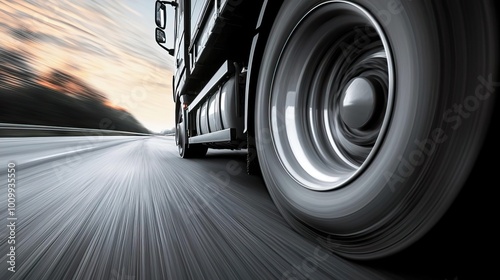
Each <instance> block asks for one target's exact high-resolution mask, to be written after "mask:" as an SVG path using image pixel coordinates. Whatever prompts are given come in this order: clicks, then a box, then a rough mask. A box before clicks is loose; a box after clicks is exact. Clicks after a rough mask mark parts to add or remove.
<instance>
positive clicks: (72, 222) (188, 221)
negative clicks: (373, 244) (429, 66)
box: [0, 137, 397, 280]
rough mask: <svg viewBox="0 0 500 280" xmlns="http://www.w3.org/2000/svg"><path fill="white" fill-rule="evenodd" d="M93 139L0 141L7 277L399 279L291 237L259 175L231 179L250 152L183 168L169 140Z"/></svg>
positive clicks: (3, 271) (3, 270)
mask: <svg viewBox="0 0 500 280" xmlns="http://www.w3.org/2000/svg"><path fill="white" fill-rule="evenodd" d="M89 138H91V137H65V138H61V137H59V138H58V137H39V138H22V139H21V138H4V139H2V141H1V142H0V152H1V154H2V160H1V164H0V165H1V166H4V167H5V168H3V170H0V180H1V181H2V182H5V181H6V177H7V163H8V162H10V161H12V162H15V163H16V165H17V166H16V179H17V181H16V182H17V193H16V195H17V197H16V199H17V200H16V201H17V202H16V204H17V205H16V211H17V217H18V227H17V235H16V245H17V249H16V272H15V273H12V272H10V271H8V270H7V267H6V264H7V259H6V254H7V250H8V247H7V245H8V244H7V238H6V236H7V235H6V227H5V226H2V227H1V228H2V230H1V236H2V239H1V247H0V249H1V250H0V252H1V258H0V263H1V266H0V279H51V280H54V279H127V280H132V279H133V280H137V279H176V280H177V279H387V278H389V279H394V278H396V279H397V277H395V276H394V275H390V274H387V273H384V274H382V273H381V272H378V271H375V270H373V269H371V268H367V267H364V266H362V265H360V264H356V263H351V262H349V261H346V260H344V259H342V258H339V257H337V256H335V255H333V254H330V253H328V252H326V251H325V250H323V249H321V248H320V247H319V246H318V245H316V244H314V243H312V242H310V241H308V240H306V239H304V238H303V237H301V236H300V235H299V234H297V233H295V232H294V231H293V230H291V229H290V228H289V227H288V225H287V224H286V223H285V221H284V220H283V218H282V217H281V215H279V213H278V211H277V209H276V207H275V206H274V204H273V203H272V201H271V199H270V197H269V194H268V192H267V190H266V189H265V186H264V185H263V183H262V182H261V181H260V179H259V178H258V177H252V176H248V175H246V174H245V173H244V172H243V171H242V172H241V174H239V175H237V176H232V175H230V174H236V172H235V171H236V170H239V168H241V169H242V170H244V169H243V168H244V167H245V166H244V161H243V160H239V159H240V157H241V158H244V156H245V154H244V153H240V152H228V151H225V152H218V151H210V152H209V154H208V155H207V157H208V158H209V159H207V160H191V161H187V160H183V159H180V158H179V157H178V156H177V151H176V147H175V144H174V141H173V139H172V138H168V137H105V138H104V139H102V140H101V141H95V139H93V140H92V139H89ZM90 140H92V141H90ZM89 143H90V144H89ZM81 147H86V148H85V149H82V148H81ZM71 151H74V154H73V155H71ZM228 163H236V165H235V166H231V167H230V168H229V169H227V168H228V166H230V165H229V164H228ZM187 169H189V170H190V171H191V172H189V174H185V173H183V170H187ZM207 174H211V176H210V175H209V176H207ZM6 197H7V195H6V188H3V187H2V188H1V192H0V198H2V200H1V203H0V205H1V208H0V221H7V211H6V210H7V209H6V208H7V206H6V203H5V201H6Z"/></svg>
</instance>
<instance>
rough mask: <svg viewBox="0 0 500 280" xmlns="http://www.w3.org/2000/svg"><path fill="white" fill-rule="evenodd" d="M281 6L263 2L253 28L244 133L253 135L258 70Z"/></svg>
mask: <svg viewBox="0 0 500 280" xmlns="http://www.w3.org/2000/svg"><path fill="white" fill-rule="evenodd" d="M282 4H283V0H279V1H276V0H274V1H269V0H265V1H264V3H263V4H262V9H261V11H260V14H259V19H258V21H257V25H256V27H255V30H256V34H255V36H254V38H253V41H252V46H251V49H250V57H249V59H248V73H247V79H246V84H245V115H244V117H245V120H244V122H245V125H244V130H243V131H244V132H245V133H249V134H250V135H253V134H254V107H255V96H256V87H257V81H258V79H259V68H260V64H261V61H262V54H263V53H264V49H265V47H266V44H267V40H268V38H269V32H270V31H271V27H272V26H273V23H274V18H275V17H276V15H277V14H278V11H279V9H280V7H281V5H282Z"/></svg>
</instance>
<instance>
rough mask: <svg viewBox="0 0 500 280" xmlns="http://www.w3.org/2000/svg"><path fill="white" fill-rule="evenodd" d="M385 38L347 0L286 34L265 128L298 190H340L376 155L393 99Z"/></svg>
mask: <svg viewBox="0 0 500 280" xmlns="http://www.w3.org/2000/svg"><path fill="white" fill-rule="evenodd" d="M386 38H387V37H386V36H385V34H384V32H383V30H382V28H381V26H380V25H379V24H378V23H377V21H376V20H375V18H374V17H373V16H371V15H370V14H369V13H368V11H366V10H365V9H364V8H362V7H361V6H359V5H357V4H354V3H351V2H348V1H327V2H325V3H322V4H320V5H318V6H316V7H314V8H313V9H311V10H310V11H309V12H308V13H307V14H306V15H305V16H304V17H303V18H302V19H301V20H300V21H299V23H298V24H297V25H296V26H295V28H294V29H293V31H292V32H291V34H290V35H289V37H288V39H287V41H286V43H285V45H284V47H283V49H282V51H281V54H280V57H279V59H278V63H277V64H276V68H275V71H274V76H273V82H272V87H271V98H270V104H269V105H270V106H269V110H270V115H271V119H270V123H269V125H270V128H271V136H272V137H271V138H272V142H273V145H274V148H275V151H276V153H277V155H278V157H279V159H280V162H281V164H282V166H283V168H284V169H285V170H286V171H287V172H288V174H289V175H290V176H291V177H292V178H294V179H295V181H297V182H298V183H299V184H300V185H302V186H303V187H305V188H308V189H312V190H316V191H329V190H333V189H337V188H340V187H343V186H345V185H347V184H348V183H349V182H351V181H352V180H354V179H355V178H356V177H357V176H359V175H360V174H361V173H362V172H363V170H364V169H365V168H366V167H367V166H368V164H369V163H370V162H371V161H372V159H373V157H374V156H375V155H376V152H377V150H378V149H379V147H380V145H381V143H382V141H383V138H384V134H385V133H386V130H387V126H388V123H389V121H390V116H391V111H392V104H393V99H394V94H393V91H394V74H393V60H392V57H391V51H390V48H389V44H388V41H387V39H386Z"/></svg>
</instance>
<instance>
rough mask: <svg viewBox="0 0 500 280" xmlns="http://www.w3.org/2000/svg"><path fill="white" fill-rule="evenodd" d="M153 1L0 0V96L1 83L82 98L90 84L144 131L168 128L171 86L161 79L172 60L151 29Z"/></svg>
mask: <svg viewBox="0 0 500 280" xmlns="http://www.w3.org/2000/svg"><path fill="white" fill-rule="evenodd" d="M153 5H154V0H149V1H136V0H124V1H117V0H106V1H90V0H84V1H67V0H63V1H60V0H58V1H52V0H51V1H46V0H30V1H24V0H0V101H3V98H5V99H7V98H9V97H5V96H2V94H3V93H4V92H3V91H4V90H5V89H14V90H17V89H19V88H21V87H22V88H26V87H27V86H32V85H33V84H36V85H43V86H45V87H48V88H51V89H53V90H56V91H58V92H59V91H65V92H64V93H65V94H69V95H71V96H80V97H81V96H84V97H85V96H87V97H88V96H89V94H87V93H88V92H89V91H90V90H91V91H92V92H94V93H95V92H100V93H103V95H105V97H106V98H107V99H109V100H106V102H105V103H106V105H108V106H110V107H115V108H119V109H125V110H126V111H128V112H130V113H131V114H132V115H133V116H134V117H136V118H137V119H138V121H139V122H141V123H142V124H144V125H145V126H146V127H147V128H148V129H152V130H154V131H161V130H163V129H166V128H170V127H172V126H173V121H172V120H170V118H172V117H171V116H170V115H171V114H169V110H170V112H172V111H171V110H173V105H172V102H171V93H170V94H168V91H169V89H170V88H171V87H172V86H171V84H170V79H165V77H167V76H169V75H171V71H172V70H171V69H172V67H173V64H172V59H170V58H169V59H167V58H166V55H165V53H164V52H163V51H162V50H161V49H160V48H158V47H157V45H156V42H155V39H154V34H153V33H152V32H151V30H153V29H154V26H155V25H154V21H153V20H151V16H152V14H153V9H152V7H153ZM68 78H69V79H68ZM54 81H55V82H56V83H54ZM166 91H167V92H166ZM90 96H91V97H95V94H91V95H90ZM98 97H100V98H101V99H102V96H98ZM158 104H162V105H161V106H159V105H158ZM39 106H43V105H41V104H39ZM4 121H5V120H4ZM8 121H9V122H14V121H16V116H11V119H10V120H8ZM16 122H18V123H20V121H16ZM169 122H172V123H170V124H169ZM24 123H26V122H24ZM52 124H53V123H52ZM74 126H77V125H76V124H75V125H74ZM95 126H96V125H94V127H95Z"/></svg>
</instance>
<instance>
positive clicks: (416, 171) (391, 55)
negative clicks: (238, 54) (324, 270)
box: [255, 0, 500, 259]
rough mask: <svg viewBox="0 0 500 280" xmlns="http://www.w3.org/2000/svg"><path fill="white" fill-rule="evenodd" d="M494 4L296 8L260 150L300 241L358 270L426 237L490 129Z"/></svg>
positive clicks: (272, 61)
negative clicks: (358, 263)
mask: <svg viewBox="0 0 500 280" xmlns="http://www.w3.org/2000/svg"><path fill="white" fill-rule="evenodd" d="M494 8H495V7H494V3H493V1H456V0H445V1H410V0H352V1H324V0H315V1H285V2H284V4H283V6H282V7H281V9H280V11H279V13H278V15H277V17H276V20H275V23H274V25H273V27H272V29H271V31H270V36H269V38H270V39H269V40H268V42H267V45H266V48H265V51H264V54H263V57H262V64H261V67H260V76H259V80H258V84H257V97H256V103H255V105H256V106H255V116H256V117H255V122H256V125H255V131H256V147H257V151H258V157H259V163H260V167H261V170H262V175H263V178H264V180H265V182H266V185H267V187H268V189H269V192H270V194H271V197H272V198H273V201H274V202H275V203H276V205H277V207H278V209H279V210H280V212H281V213H282V214H283V216H284V217H285V219H286V220H287V221H288V222H289V223H290V224H291V225H292V227H293V228H294V229H296V230H297V231H299V232H300V233H302V234H303V235H306V236H308V237H310V238H311V239H313V240H316V241H318V242H319V243H321V244H322V245H323V246H325V247H327V248H329V249H331V250H332V251H334V252H336V253H337V254H340V255H342V256H345V257H348V258H352V259H374V258H380V257H384V256H388V255H391V254H394V253H396V252H398V251H400V250H402V249H404V248H406V247H407V246H409V245H410V244H412V243H414V242H415V241H416V240H418V239H419V238H420V237H422V236H423V235H424V234H425V233H426V232H428V231H429V229H430V228H431V227H432V226H433V225H435V224H436V222H437V221H438V220H439V219H440V218H441V217H442V216H443V214H444V213H445V211H446V210H447V209H448V208H449V206H450V204H451V203H452V202H453V200H454V198H455V197H456V196H457V194H458V192H459V191H460V189H461V187H462V186H463V184H464V183H465V180H466V179H467V177H468V175H469V173H470V171H471V168H472V166H473V164H474V161H475V159H476V157H477V155H478V152H479V150H480V148H481V146H482V143H483V140H484V137H485V134H486V132H487V130H488V126H489V123H490V121H491V116H492V111H493V107H494V104H495V102H494V94H493V92H494V91H495V89H496V87H497V86H499V85H500V84H499V83H498V82H497V81H498V79H497V78H498V75H497V73H498V72H497V62H498V56H497V50H498V42H497V33H498V30H497V23H496V15H495V14H494V11H495V9H494Z"/></svg>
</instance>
